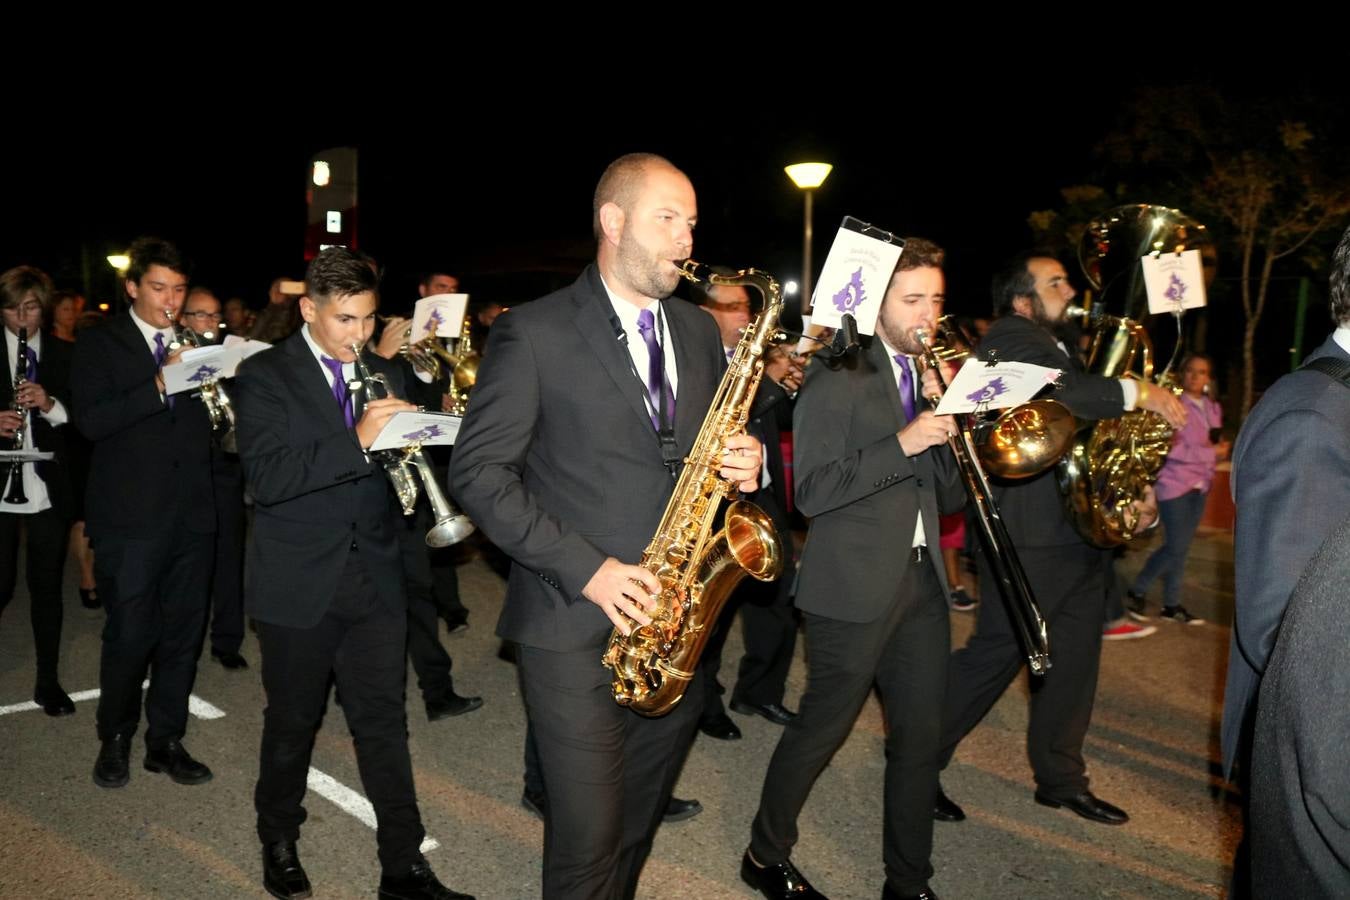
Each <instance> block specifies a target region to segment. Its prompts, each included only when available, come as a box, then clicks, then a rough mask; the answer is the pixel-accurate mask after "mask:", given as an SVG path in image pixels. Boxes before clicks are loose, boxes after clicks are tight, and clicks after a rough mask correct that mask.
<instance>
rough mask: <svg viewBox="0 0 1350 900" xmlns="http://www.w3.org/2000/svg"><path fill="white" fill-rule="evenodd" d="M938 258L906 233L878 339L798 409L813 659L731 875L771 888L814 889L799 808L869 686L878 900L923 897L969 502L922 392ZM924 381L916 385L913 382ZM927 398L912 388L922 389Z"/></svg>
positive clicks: (938, 311)
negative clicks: (941, 518) (878, 774)
mask: <svg viewBox="0 0 1350 900" xmlns="http://www.w3.org/2000/svg"><path fill="white" fill-rule="evenodd" d="M941 266H942V251H941V250H940V249H939V248H938V247H937V246H936V245H935V244H933V243H931V242H930V241H926V240H923V239H921V238H910V239H908V240H906V242H905V249H904V252H903V253H902V254H901V256H900V263H899V265H898V267H897V269H896V271H895V273H894V274H893V275H892V277H891V281H890V284H889V286H888V287H887V290H886V293H885V296H884V297H883V299H882V303H881V310H880V314H879V316H878V319H877V333H876V334H875V335H874V336H873V337H872V339H871V341H870V342H869V344H868V345H867V347H866V349H864V350H863V351H862V352H861V353H860V354H859V355H858V356H855V357H851V358H850V359H848V360H847V361H846V362H845V363H844V364H842V365H841V366H839V367H837V368H830V367H829V366H827V365H825V364H821V365H817V366H813V367H812V368H811V371H810V374H808V375H807V378H806V384H805V385H804V387H803V389H802V392H801V395H800V397H799V398H798V401H797V408H796V411H795V413H794V415H793V426H794V431H795V434H796V440H795V441H794V447H795V448H796V453H795V459H794V470H795V472H796V492H795V496H796V498H797V504H798V506H799V508H800V509H801V510H802V512H803V513H804V514H805V515H807V516H809V517H810V518H811V530H810V532H809V533H808V534H807V538H806V546H805V548H804V549H803V551H802V564H801V570H800V579H799V584H798V588H797V607H798V608H799V609H800V610H801V611H802V614H803V618H804V620H805V624H806V642H807V648H808V650H809V659H810V666H809V669H808V675H807V684H806V693H805V695H803V697H802V704H801V711H800V713H799V715H798V716H797V717H796V718H795V719H794V720H793V721H791V722H789V723H788V725H787V729H786V730H785V731H784V732H783V737H782V739H781V740H780V741H779V742H778V747H777V749H776V750H775V751H774V754H773V759H772V760H771V761H770V763H769V770H768V772H767V774H766V775H765V777H764V791H763V794H762V796H761V798H760V805H759V811H758V814H757V815H756V816H755V821H754V825H753V827H752V829H751V839H750V847H749V849H748V850H747V851H746V853H745V857H744V859H743V860H742V863H741V877H742V878H743V879H744V880H745V881H746V882H747V883H748V884H750V885H751V886H753V887H755V888H757V889H759V891H760V892H761V893H763V894H764V896H766V897H771V898H780V897H781V898H788V897H794V898H797V897H802V898H804V897H819V896H821V895H820V894H819V893H817V892H816V891H815V890H814V889H813V888H812V887H811V886H810V884H809V883H807V881H806V879H805V878H803V877H802V875H801V873H800V872H798V871H797V870H796V868H795V867H794V866H793V864H792V862H791V860H790V859H789V855H790V854H791V852H792V848H793V846H794V845H795V844H796V842H797V817H798V815H799V814H800V812H801V809H802V806H803V805H804V804H805V803H806V798H807V796H808V794H809V793H810V791H811V787H812V785H813V784H814V783H815V780H816V777H817V776H818V775H819V774H820V772H821V771H822V770H823V769H824V768H825V766H826V764H827V763H828V762H829V760H830V757H831V756H833V755H834V752H835V751H836V750H838V749H839V747H840V745H842V744H843V743H844V741H845V739H847V737H848V735H849V732H850V731H851V730H852V728H853V722H854V720H856V719H857V717H858V711H859V710H860V709H862V705H863V703H864V701H866V700H867V696H868V694H869V693H871V690H872V686H873V684H876V685H877V686H878V687H879V688H880V690H881V698H882V703H883V704H884V706H885V708H886V712H887V714H888V715H887V733H886V777H885V799H886V812H885V815H886V828H885V833H886V841H885V847H884V852H883V858H884V860H885V870H886V882H885V887H884V888H883V896H884V897H886V898H899V897H916V898H917V897H925V898H926V897H931V896H933V895H932V894H931V893H930V892H929V888H928V879H929V878H930V877H932V874H933V866H932V863H931V862H930V861H929V856H930V855H931V851H932V846H933V818H932V808H933V797H934V795H935V794H936V791H937V754H938V731H939V730H938V725H939V722H940V720H941V715H942V695H943V688H944V686H945V684H946V680H947V679H946V674H947V673H946V666H945V663H946V657H947V648H948V647H949V646H950V638H949V635H948V615H947V603H946V597H947V593H948V589H947V581H946V573H945V570H944V568H943V564H942V557H941V555H940V554H939V553H936V552H934V550H933V549H930V547H931V548H936V547H937V537H938V514H939V513H940V512H943V513H947V512H954V511H956V510H958V509H960V508H961V506H962V504H963V502H964V498H963V495H962V493H961V483H960V480H959V478H958V473H957V471H956V466H955V463H954V461H953V460H952V457H951V453H950V451H948V450H946V449H944V447H943V445H944V444H945V443H946V442H947V439H948V437H949V436H951V435H952V434H955V433H956V424H955V422H953V421H952V418H951V417H950V416H937V415H934V413H933V412H932V411H931V410H929V409H928V408H927V403H926V401H925V400H924V399H923V396H926V395H930V394H937V393H940V390H941V388H940V387H939V385H938V381H937V373H936V372H931V371H930V372H925V373H924V374H923V376H922V378H921V377H920V375H919V368H918V367H916V365H915V359H916V358H917V357H919V356H921V354H922V353H923V346H922V345H921V344H920V343H919V341H918V338H917V336H916V329H923V330H925V331H926V332H927V333H928V334H930V335H931V334H932V333H933V330H934V328H935V326H936V324H937V320H938V319H939V318H940V317H941V315H942V304H943V302H944V299H945V296H946V295H945V288H944V282H943V275H942V268H941ZM921 381H922V385H923V391H922V392H920V391H919V390H918V387H919V385H920V383H921ZM921 394H922V395H921Z"/></svg>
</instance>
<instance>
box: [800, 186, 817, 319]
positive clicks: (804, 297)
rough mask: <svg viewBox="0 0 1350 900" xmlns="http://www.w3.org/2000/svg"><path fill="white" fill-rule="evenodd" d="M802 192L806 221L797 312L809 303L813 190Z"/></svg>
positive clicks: (803, 226) (803, 230)
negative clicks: (800, 289) (800, 290)
mask: <svg viewBox="0 0 1350 900" xmlns="http://www.w3.org/2000/svg"><path fill="white" fill-rule="evenodd" d="M803 193H804V194H806V221H805V222H804V223H803V225H802V293H801V297H800V303H801V307H800V308H799V309H798V310H797V311H798V312H805V311H806V307H807V306H809V305H810V303H811V216H812V211H811V198H812V197H813V196H814V195H815V191H814V190H812V189H810V188H807V189H806V190H805V191H803Z"/></svg>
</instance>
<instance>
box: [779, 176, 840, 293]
mask: <svg viewBox="0 0 1350 900" xmlns="http://www.w3.org/2000/svg"><path fill="white" fill-rule="evenodd" d="M832 168H834V167H833V166H831V165H830V164H829V163H820V162H806V163H794V164H793V165H790V166H787V167H786V168H784V169H783V171H784V172H786V173H787V176H788V178H791V179H792V183H793V184H795V185H796V186H797V187H798V188H800V189H801V191H802V193H803V194H805V195H806V209H805V213H806V215H805V219H804V220H803V222H802V293H801V306H800V307H798V311H799V312H801V313H802V314H805V313H806V308H807V306H809V305H810V303H811V282H812V279H811V217H812V200H813V197H814V195H815V192H816V188H818V187H820V185H821V184H822V183H823V182H824V181H825V178H826V176H828V175H829V174H830V169H832Z"/></svg>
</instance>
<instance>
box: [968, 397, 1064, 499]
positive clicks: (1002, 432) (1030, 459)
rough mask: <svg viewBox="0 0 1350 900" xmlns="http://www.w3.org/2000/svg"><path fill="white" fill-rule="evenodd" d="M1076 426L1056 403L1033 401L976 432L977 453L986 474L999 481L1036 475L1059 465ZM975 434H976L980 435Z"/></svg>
mask: <svg viewBox="0 0 1350 900" xmlns="http://www.w3.org/2000/svg"><path fill="white" fill-rule="evenodd" d="M1076 430H1077V422H1076V421H1075V420H1074V417H1073V413H1071V412H1069V408H1068V407H1067V406H1065V405H1064V404H1063V403H1060V402H1059V401H1057V400H1033V401H1031V402H1030V403H1023V404H1022V405H1021V406H1015V407H1013V408H1012V409H1010V410H1008V411H1007V412H1005V413H1004V414H1003V415H1001V416H999V418H998V420H997V421H996V422H994V423H993V424H992V425H991V426H988V427H986V428H984V429H980V430H979V431H983V434H980V435H979V442H978V444H977V448H976V449H977V452H978V453H979V455H980V462H981V463H983V464H984V468H985V471H987V472H988V473H989V474H990V475H995V476H997V477H999V478H1007V479H1013V480H1016V479H1020V478H1030V477H1031V476H1033V475H1038V474H1040V473H1041V472H1044V471H1045V470H1046V469H1048V468H1050V467H1051V466H1053V465H1054V464H1055V463H1057V462H1059V460H1060V458H1061V457H1063V456H1064V454H1065V453H1067V452H1068V451H1069V448H1070V446H1072V444H1073V438H1074V433H1075V431H1076ZM979 431H977V433H979Z"/></svg>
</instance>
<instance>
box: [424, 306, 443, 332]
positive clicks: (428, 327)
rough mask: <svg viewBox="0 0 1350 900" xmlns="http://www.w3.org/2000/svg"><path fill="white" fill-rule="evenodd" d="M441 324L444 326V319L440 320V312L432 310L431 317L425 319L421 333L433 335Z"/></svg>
mask: <svg viewBox="0 0 1350 900" xmlns="http://www.w3.org/2000/svg"><path fill="white" fill-rule="evenodd" d="M443 324H445V319H443V318H441V311H440V310H439V309H433V310H432V311H431V315H430V316H429V317H427V324H425V325H423V326H422V333H423V334H435V333H436V332H437V331H438V330H439V329H440V327H441V326H442V325H443Z"/></svg>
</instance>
